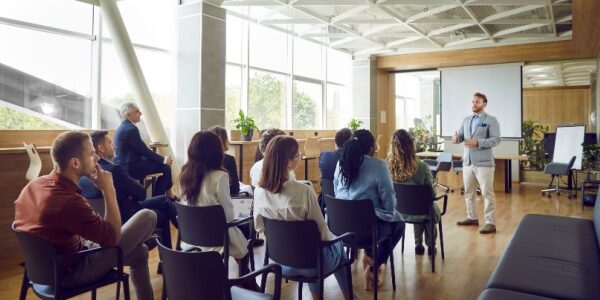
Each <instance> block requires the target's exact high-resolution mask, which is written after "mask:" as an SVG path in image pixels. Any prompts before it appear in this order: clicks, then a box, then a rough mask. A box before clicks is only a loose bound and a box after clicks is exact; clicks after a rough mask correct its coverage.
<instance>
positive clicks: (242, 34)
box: [225, 15, 352, 129]
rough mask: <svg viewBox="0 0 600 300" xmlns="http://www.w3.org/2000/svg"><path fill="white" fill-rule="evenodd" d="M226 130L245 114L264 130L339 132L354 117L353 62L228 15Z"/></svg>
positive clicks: (348, 58) (299, 39) (301, 40)
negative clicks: (241, 113) (240, 114)
mask: <svg viewBox="0 0 600 300" xmlns="http://www.w3.org/2000/svg"><path fill="white" fill-rule="evenodd" d="M226 72H227V74H226V83H225V88H226V95H227V96H226V100H225V101H226V103H225V104H226V124H225V125H226V127H228V128H233V124H232V123H231V121H232V120H233V119H234V118H236V117H237V115H238V112H239V109H242V110H244V111H245V112H248V113H249V114H250V115H251V116H253V117H254V118H255V120H256V121H257V126H258V127H259V128H260V129H264V128H270V127H278V128H282V129H339V128H341V127H344V126H345V125H346V124H347V123H348V121H349V120H350V118H351V117H352V116H351V114H352V99H351V94H352V93H351V87H350V83H351V76H352V75H351V74H352V57H351V56H350V55H349V54H346V53H343V52H340V51H336V50H333V49H329V48H327V47H325V46H322V45H321V44H318V43H316V42H312V41H307V40H305V39H301V38H297V37H292V36H290V35H287V34H286V33H283V32H281V31H278V30H275V29H273V28H269V27H265V26H262V25H258V24H254V23H250V22H247V21H245V20H243V19H240V18H237V17H235V16H232V15H228V16H227V69H226Z"/></svg>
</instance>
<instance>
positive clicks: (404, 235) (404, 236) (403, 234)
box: [402, 225, 406, 254]
mask: <svg viewBox="0 0 600 300" xmlns="http://www.w3.org/2000/svg"><path fill="white" fill-rule="evenodd" d="M404 240H406V225H404V228H403V229H402V254H404Z"/></svg>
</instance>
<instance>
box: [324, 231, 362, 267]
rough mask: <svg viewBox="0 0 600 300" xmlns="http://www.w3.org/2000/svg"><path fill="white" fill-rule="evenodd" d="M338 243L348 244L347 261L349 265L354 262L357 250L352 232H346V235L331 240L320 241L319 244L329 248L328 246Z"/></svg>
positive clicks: (354, 235)
mask: <svg viewBox="0 0 600 300" xmlns="http://www.w3.org/2000/svg"><path fill="white" fill-rule="evenodd" d="M339 241H342V242H344V243H346V244H350V257H349V258H348V261H349V262H350V263H352V262H354V260H355V259H356V256H357V252H358V248H357V246H356V234H355V233H354V232H346V233H344V234H342V235H340V236H338V237H336V238H335V239H333V240H330V241H322V242H321V244H322V245H323V246H329V245H333V244H335V243H337V242H339Z"/></svg>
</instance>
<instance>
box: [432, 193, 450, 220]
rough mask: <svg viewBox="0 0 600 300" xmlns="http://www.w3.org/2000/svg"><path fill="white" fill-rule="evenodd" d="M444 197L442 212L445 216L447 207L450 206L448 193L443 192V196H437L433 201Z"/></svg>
mask: <svg viewBox="0 0 600 300" xmlns="http://www.w3.org/2000/svg"><path fill="white" fill-rule="evenodd" d="M442 198H444V204H443V207H444V208H443V209H442V213H441V215H442V216H443V215H444V214H445V213H446V208H447V207H448V194H443V195H441V196H438V197H435V198H433V201H437V200H440V199H442Z"/></svg>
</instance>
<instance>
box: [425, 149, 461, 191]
mask: <svg viewBox="0 0 600 300" xmlns="http://www.w3.org/2000/svg"><path fill="white" fill-rule="evenodd" d="M423 161H424V162H425V163H426V164H427V165H428V166H429V171H431V174H432V175H433V178H435V179H436V185H437V186H439V187H441V188H443V189H444V190H445V192H446V193H447V192H453V191H454V190H452V189H450V187H449V186H447V185H445V184H441V183H437V173H438V172H449V171H450V169H452V153H448V152H442V153H440V155H439V156H438V157H437V158H436V159H435V160H433V159H424V160H423Z"/></svg>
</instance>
